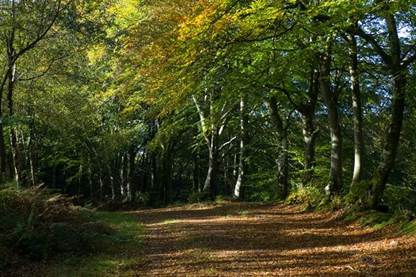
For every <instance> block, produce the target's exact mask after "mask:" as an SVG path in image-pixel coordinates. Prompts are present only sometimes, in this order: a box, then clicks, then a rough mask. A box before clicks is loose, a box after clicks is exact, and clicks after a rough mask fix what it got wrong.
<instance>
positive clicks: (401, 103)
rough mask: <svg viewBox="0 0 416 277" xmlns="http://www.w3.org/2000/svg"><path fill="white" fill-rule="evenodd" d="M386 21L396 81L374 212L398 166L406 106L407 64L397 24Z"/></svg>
mask: <svg viewBox="0 0 416 277" xmlns="http://www.w3.org/2000/svg"><path fill="white" fill-rule="evenodd" d="M385 19H386V23H387V30H388V34H389V38H388V42H389V48H390V51H389V52H390V57H388V59H387V60H386V62H387V65H388V66H389V67H390V72H391V75H392V76H393V79H394V81H393V93H392V107H391V119H390V123H389V125H388V128H387V132H386V138H385V142H384V147H383V154H382V159H381V163H380V165H379V167H378V169H377V171H376V174H375V176H374V177H373V182H372V184H373V185H372V197H371V199H370V200H371V201H370V202H371V203H370V204H371V206H372V207H373V208H374V209H377V208H378V207H379V206H380V202H381V199H382V197H383V193H384V189H385V187H386V183H387V181H388V178H389V175H390V173H391V171H392V170H393V167H394V164H395V159H396V155H397V150H398V148H399V142H400V133H401V130H402V125H403V113H404V108H405V103H406V83H407V76H406V75H407V68H406V65H405V64H402V54H401V46H400V39H399V35H398V31H397V23H396V20H395V18H394V15H393V14H387V15H386V16H385Z"/></svg>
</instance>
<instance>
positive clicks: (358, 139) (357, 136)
mask: <svg viewBox="0 0 416 277" xmlns="http://www.w3.org/2000/svg"><path fill="white" fill-rule="evenodd" d="M347 37H348V43H349V55H350V66H349V71H350V79H351V91H352V110H353V122H354V170H353V175H352V182H351V189H352V188H353V187H354V186H355V185H356V184H357V183H359V182H360V181H361V180H362V178H363V158H364V135H363V129H364V128H363V125H364V123H363V108H362V102H361V90H360V80H359V72H358V49H357V39H356V37H355V35H354V34H349V35H347Z"/></svg>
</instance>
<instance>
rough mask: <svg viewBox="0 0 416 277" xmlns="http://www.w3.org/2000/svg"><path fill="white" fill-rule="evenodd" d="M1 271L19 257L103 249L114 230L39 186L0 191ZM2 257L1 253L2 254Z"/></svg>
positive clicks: (40, 257) (90, 214) (38, 258)
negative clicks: (15, 255)
mask: <svg viewBox="0 0 416 277" xmlns="http://www.w3.org/2000/svg"><path fill="white" fill-rule="evenodd" d="M0 222H2V224H1V225H0V251H1V252H4V253H5V254H4V255H1V256H2V258H1V260H0V268H2V267H3V268H4V267H6V266H8V265H10V264H12V263H13V260H14V259H15V257H12V255H11V254H10V253H16V254H17V255H18V256H19V257H21V258H22V257H26V258H30V259H32V260H42V259H45V258H48V257H50V256H51V255H53V254H57V253H76V254H86V253H90V252H94V251H99V250H101V249H103V247H105V241H106V240H107V241H108V240H111V239H112V234H113V233H114V231H113V229H112V228H110V227H108V226H107V225H106V224H104V223H101V222H100V221H99V220H98V219H97V218H96V217H95V216H94V213H93V212H92V211H91V210H87V209H84V208H81V207H77V206H74V205H73V204H72V199H71V198H69V197H66V196H63V195H60V194H51V193H50V192H48V191H47V190H46V189H44V188H42V187H35V188H30V189H26V190H17V189H14V188H3V189H0ZM1 254H3V253H1Z"/></svg>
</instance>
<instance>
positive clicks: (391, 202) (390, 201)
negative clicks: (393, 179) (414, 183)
mask: <svg viewBox="0 0 416 277" xmlns="http://www.w3.org/2000/svg"><path fill="white" fill-rule="evenodd" d="M383 201H384V203H385V204H386V205H387V206H388V207H389V208H390V209H391V210H393V211H397V210H413V211H416V191H415V190H413V189H411V188H408V187H400V186H392V185H388V186H387V187H386V190H385V191H384V196H383Z"/></svg>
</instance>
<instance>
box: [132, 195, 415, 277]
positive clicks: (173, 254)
mask: <svg viewBox="0 0 416 277" xmlns="http://www.w3.org/2000/svg"><path fill="white" fill-rule="evenodd" d="M137 214H138V217H139V220H140V221H141V222H143V223H144V224H145V228H146V235H145V245H144V249H143V252H144V253H143V255H144V259H143V260H142V261H141V262H139V263H138V264H136V265H135V266H134V267H135V268H134V270H135V271H136V272H137V276H299V275H301V276H317V275H319V276H416V237H395V236H394V233H393V232H392V231H388V230H383V231H374V230H370V229H363V228H360V227H358V226H355V225H351V224H347V223H345V222H342V221H339V220H337V219H336V217H335V216H334V215H331V214H329V213H311V212H302V211H301V209H300V207H294V206H285V205H278V206H270V205H269V206H266V205H254V204H251V205H250V204H237V203H233V204H224V205H216V206H209V207H207V206H187V207H180V208H168V209H155V210H146V211H140V212H137Z"/></svg>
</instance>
